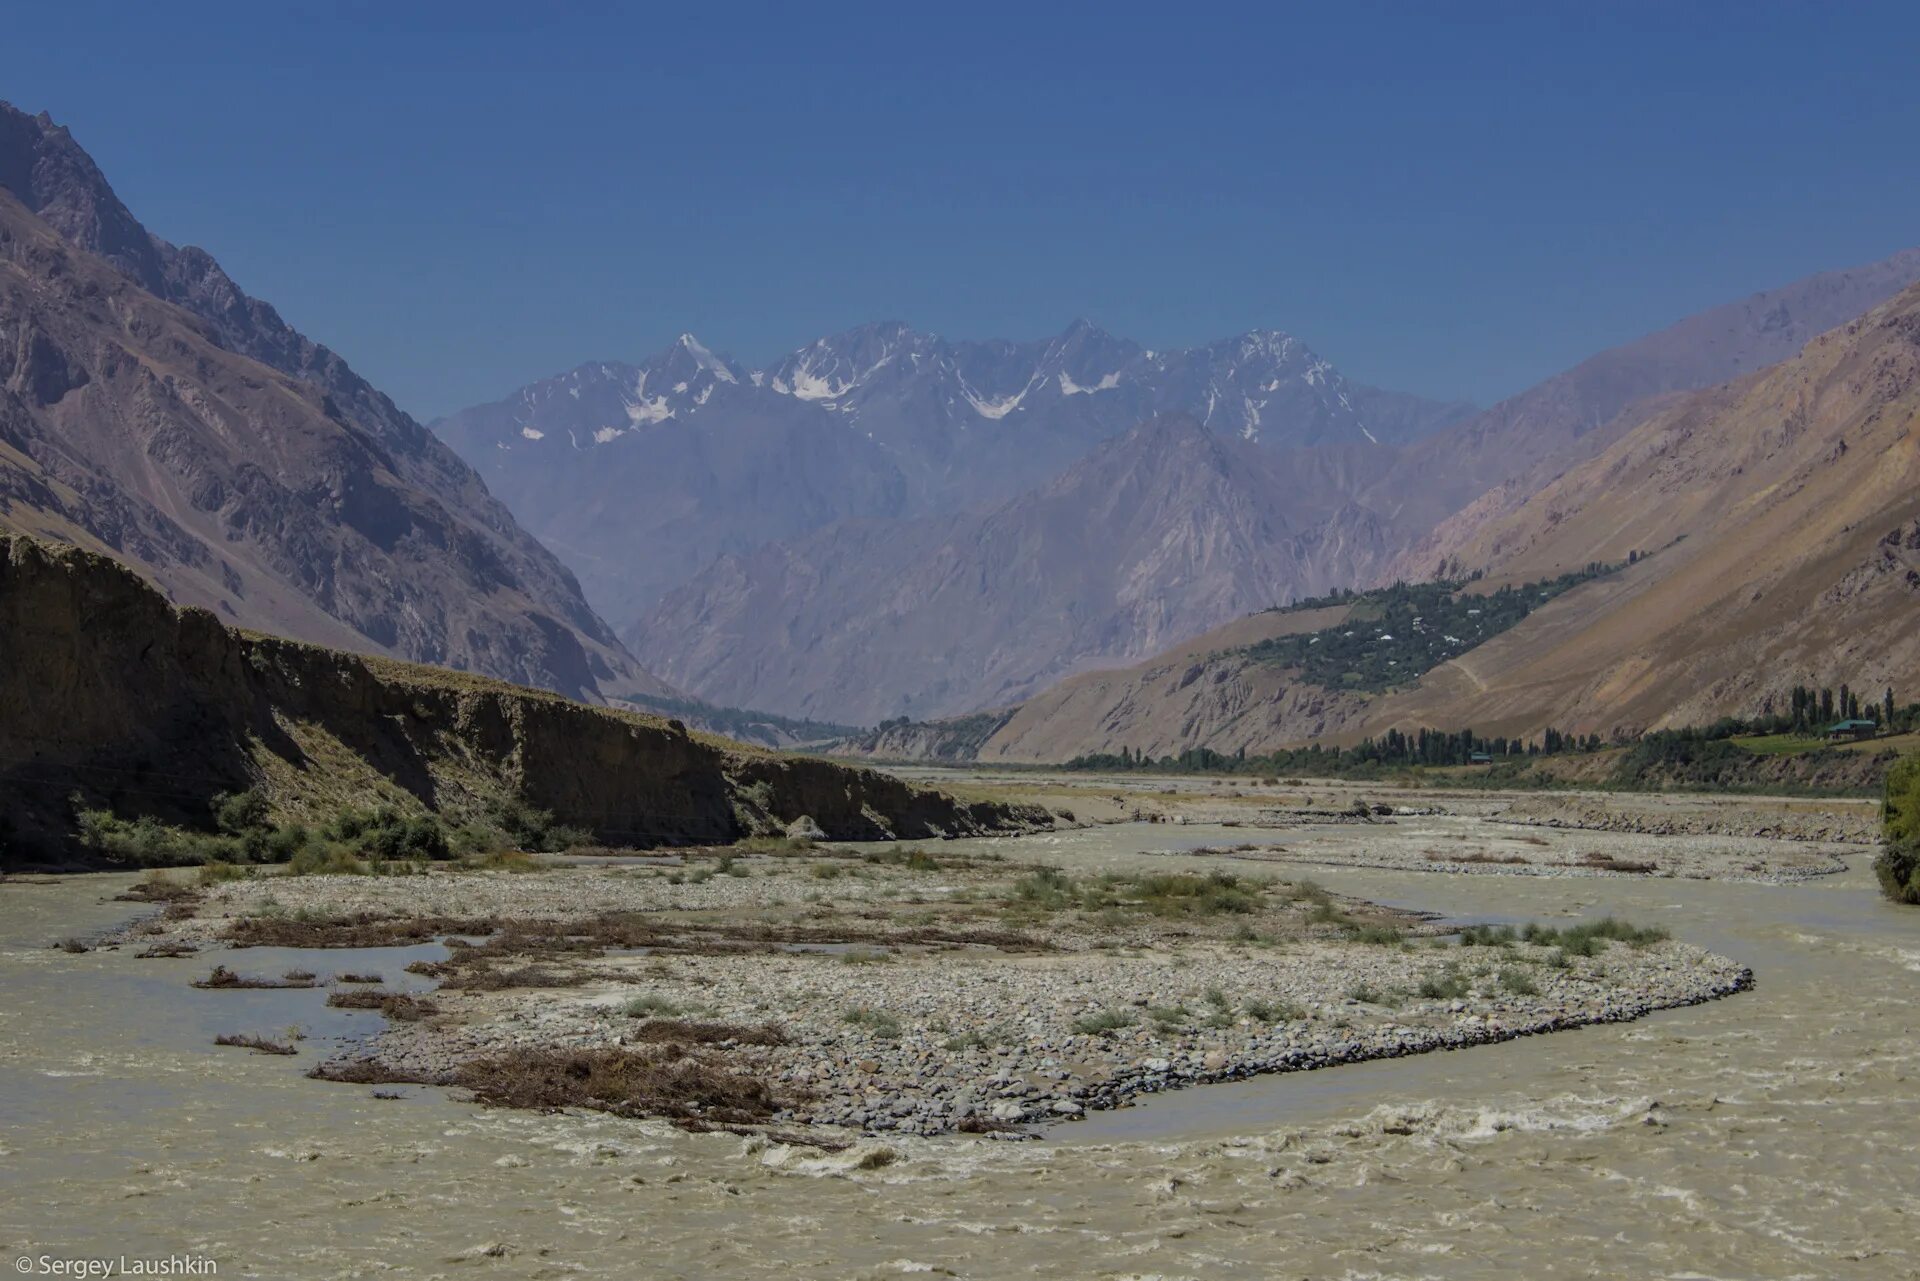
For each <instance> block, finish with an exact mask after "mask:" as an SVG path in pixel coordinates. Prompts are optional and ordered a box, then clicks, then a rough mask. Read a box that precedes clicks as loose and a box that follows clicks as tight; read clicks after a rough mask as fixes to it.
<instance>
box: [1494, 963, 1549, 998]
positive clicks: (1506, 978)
mask: <svg viewBox="0 0 1920 1281" xmlns="http://www.w3.org/2000/svg"><path fill="white" fill-rule="evenodd" d="M1500 986H1501V987H1502V988H1504V989H1505V990H1506V991H1508V992H1511V993H1512V994H1513V995H1515V996H1538V995H1540V989H1539V987H1538V986H1536V985H1535V984H1534V981H1533V980H1532V979H1530V978H1528V977H1527V975H1526V972H1525V971H1524V970H1516V969H1513V968H1512V967H1511V966H1509V967H1508V968H1507V969H1504V970H1501V971H1500Z"/></svg>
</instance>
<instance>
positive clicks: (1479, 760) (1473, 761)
mask: <svg viewBox="0 0 1920 1281" xmlns="http://www.w3.org/2000/svg"><path fill="white" fill-rule="evenodd" d="M1467 764H1469V765H1491V764H1493V757H1491V756H1489V755H1487V753H1485V752H1475V753H1474V754H1473V755H1471V756H1469V757H1467Z"/></svg>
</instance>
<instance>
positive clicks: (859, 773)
mask: <svg viewBox="0 0 1920 1281" xmlns="http://www.w3.org/2000/svg"><path fill="white" fill-rule="evenodd" d="M0 653H4V654H5V655H6V657H7V661H6V663H5V664H3V665H0V813H3V814H4V815H6V824H7V827H6V830H5V831H4V832H0V843H3V844H4V848H0V859H9V860H10V861H12V862H15V863H19V862H24V861H29V860H34V861H59V860H62V859H65V858H69V857H71V856H72V855H73V854H74V853H75V851H74V849H73V848H72V846H71V835H70V833H71V828H72V825H73V814H72V803H71V801H70V799H69V798H70V797H71V796H72V795H73V794H74V793H76V792H77V793H79V794H81V796H82V797H84V798H85V800H86V802H87V803H88V804H89V805H97V806H106V807H109V808H111V809H113V810H114V811H115V812H117V813H119V814H122V815H126V816H132V815H149V814H150V815H153V816H155V817H157V818H160V819H162V820H165V821H168V822H173V823H180V824H183V825H196V826H197V825H202V824H204V823H205V821H206V819H207V816H208V813H209V805H210V803H211V801H212V798H213V797H214V796H215V795H216V794H217V793H220V792H223V791H235V790H239V789H244V788H249V787H259V788H261V789H263V790H264V791H265V792H266V793H267V795H268V797H269V801H270V804H271V805H272V806H273V807H274V808H275V809H276V810H277V811H278V812H280V813H282V814H284V815H287V816H289V817H300V816H314V817H317V816H318V815H320V814H321V813H323V812H324V811H325V810H326V809H327V808H328V807H335V808H337V807H338V806H340V805H342V804H360V805H364V804H366V803H368V802H369V801H372V800H376V799H381V798H388V797H398V798H402V799H404V798H405V797H410V798H411V799H412V801H413V802H417V803H418V805H420V806H422V807H424V808H426V809H428V810H432V811H435V812H441V813H447V814H450V815H453V816H456V817H457V816H459V815H462V814H465V813H469V812H473V811H474V810H475V809H476V808H477V807H480V806H483V805H485V804H487V803H488V802H490V801H494V800H500V799H505V798H509V797H513V798H518V799H519V800H521V801H524V802H526V803H528V804H530V805H533V806H536V807H538V808H541V809H547V810H551V811H553V812H554V814H555V815H556V816H557V817H558V818H560V819H561V820H562V821H565V822H567V823H570V824H574V825H577V826H581V827H585V828H588V829H591V830H592V831H593V832H595V833H596V834H597V836H598V837H599V838H600V839H602V840H604V841H606V842H608V843H609V844H618V845H638V846H649V845H659V844H668V843H695V842H705V843H723V842H728V841H732V840H735V839H738V838H740V837H743V836H748V835H754V834H758V833H764V832H769V831H774V830H778V829H779V828H781V827H783V826H784V825H786V824H787V823H790V822H792V821H794V820H795V819H798V818H800V817H802V816H803V815H804V816H810V817H812V818H813V819H814V820H815V821H816V822H817V823H819V825H820V826H821V828H822V829H824V830H825V831H826V832H827V834H828V835H829V836H830V837H833V838H835V839H842V840H862V839H864V840H871V839H884V838H887V837H894V836H898V837H932V836H941V835H947V834H963V833H964V834H973V833H980V832H987V831H994V830H1001V829H1007V828H1013V827H1017V826H1021V825H1024V824H1029V823H1034V822H1044V821H1045V816H1044V815H1043V814H1040V813H1038V812H1033V813H1016V812H1015V811H1013V810H1012V809H1009V808H1007V807H1003V806H996V805H990V804H968V803H963V802H960V801H957V800H955V799H953V798H952V797H949V796H946V795H944V794H942V793H938V792H931V791H925V790H922V789H919V788H914V787H910V786H908V785H906V784H904V783H902V782H900V781H899V780H897V779H894V778H892V777H889V776H886V775H881V774H877V773H874V772H871V771H866V770H856V769H848V768H844V767H841V766H838V765H834V764H831V763H828V762H825V761H816V760H807V759H800V758H783V757H776V756H771V755H763V754H759V753H755V752H752V751H750V750H746V749H740V750H734V749H733V748H732V747H731V746H730V745H728V744H725V743H724V742H723V741H718V740H712V739H707V738H696V737H694V736H693V735H690V734H689V733H688V732H687V731H686V729H685V728H684V727H682V726H681V725H680V724H679V722H677V721H669V720H662V719H659V718H655V717H648V716H641V715H637V714H633V713H625V712H615V711H609V710H606V709H603V708H596V707H587V706H584V705H582V704H579V703H574V702H569V701H568V700H566V699H562V698H559V697H557V696H555V695H552V694H548V693H544V692H541V691H537V690H531V689H523V688H519V687H516V686H511V685H506V684H503V683H501V682H498V681H492V680H488V679H485V678H481V677H473V676H466V675H462V674H458V673H452V672H445V671H438V670H435V669H431V668H424V667H416V666H412V665H408V664H400V663H394V662H391V661H388V660H381V659H370V658H364V657H361V656H357V655H352V654H345V653H340V652H337V651H333V650H326V649H321V648H318V647H316V646H310V645H303V644H299V643H296V642H293V641H286V640H280V639H277V638H273V637H263V636H254V635H249V634H245V633H241V632H236V631H233V630H231V629H229V628H227V627H225V626H223V625H222V624H221V623H220V622H219V620H218V619H217V618H215V617H214V615H213V614H211V613H210V612H208V611H206V610H202V609H195V608H188V609H184V610H175V609H174V608H173V607H171V606H170V605H168V604H167V602H166V601H165V600H164V599H162V598H161V597H160V596H159V594H158V593H156V592H155V591H153V589H151V588H150V587H148V586H147V585H146V584H145V583H144V582H142V581H141V580H140V579H139V578H138V577H137V576H135V575H134V574H133V573H132V572H131V571H129V570H127V569H126V568H124V567H123V566H121V565H118V564H116V563H114V562H113V561H110V560H108V559H106V558H104V557H99V556H94V555H91V554H89V553H85V552H81V551H77V550H74V549H71V548H59V549H55V548H52V547H49V546H48V545H45V544H41V543H37V542H35V541H33V540H29V539H23V538H11V537H5V536H0Z"/></svg>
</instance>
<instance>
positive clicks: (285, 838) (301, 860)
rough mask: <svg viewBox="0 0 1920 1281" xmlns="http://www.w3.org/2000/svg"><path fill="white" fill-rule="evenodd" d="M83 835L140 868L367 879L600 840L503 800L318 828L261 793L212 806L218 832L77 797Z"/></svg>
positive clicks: (224, 797)
mask: <svg viewBox="0 0 1920 1281" xmlns="http://www.w3.org/2000/svg"><path fill="white" fill-rule="evenodd" d="M73 805H74V811H75V822H76V830H77V835H78V837H79V840H80V843H81V844H82V845H83V846H85V847H86V848H87V849H89V850H92V851H94V852H95V853H98V854H100V855H101V856H103V857H104V858H106V859H108V860H110V861H112V862H115V863H124V864H129V865H131V866H135V867H179V866H189V865H194V864H204V865H214V866H219V867H234V866H240V865H246V864H255V863H284V864H286V865H287V866H288V868H289V870H290V871H293V872H295V873H299V874H313V873H324V872H365V871H367V870H369V868H391V867H397V866H405V865H420V864H426V863H433V862H442V861H445V860H447V859H453V858H479V857H493V856H498V855H500V854H502V853H504V852H507V851H520V850H524V851H531V852H534V853H554V852H558V851H561V850H567V849H572V848H575V847H577V846H581V845H586V844H589V843H590V842H591V841H592V834H591V833H590V832H587V831H585V830H583V829H581V828H577V827H570V826H568V825H566V824H562V823H557V822H555V821H554V817H553V815H552V814H550V813H548V812H547V811H546V810H541V809H535V808H534V807H532V806H530V805H527V804H525V803H523V802H521V801H519V800H517V799H509V800H506V801H503V802H500V803H498V804H496V805H494V806H493V807H491V808H490V809H489V810H487V811H486V813H485V814H484V815H483V816H481V817H479V818H477V819H473V820H470V821H468V822H465V823H459V824H449V823H448V822H447V820H446V819H444V818H442V817H441V816H440V815H437V814H431V813H425V812H420V813H407V812H405V811H403V810H401V809H400V808H398V807H397V806H393V805H379V806H375V807H373V808H371V809H346V810H342V811H340V812H339V813H337V814H335V815H334V816H333V817H332V818H330V819H328V820H327V821H326V822H325V823H323V824H321V825H319V826H318V827H312V826H309V825H307V824H305V823H300V822H279V821H276V820H275V819H274V818H273V816H272V814H271V812H270V807H269V805H268V803H267V799H266V797H265V795H264V794H263V793H261V792H260V791H259V789H257V788H251V789H248V790H246V791H243V792H232V793H222V794H220V795H218V796H216V797H214V799H213V803H212V806H211V814H210V816H209V817H210V818H211V819H212V827H213V830H212V831H211V832H207V831H192V830H189V829H186V828H181V827H174V826H171V825H169V824H166V823H162V822H161V821H159V820H158V819H155V818H152V817H143V818H136V819H125V818H121V817H118V816H117V815H115V814H113V813H112V812H111V811H109V810H102V809H92V808H89V807H88V806H87V805H86V803H85V801H84V799H83V798H82V797H80V796H79V795H77V794H76V795H75V797H74V798H73Z"/></svg>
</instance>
